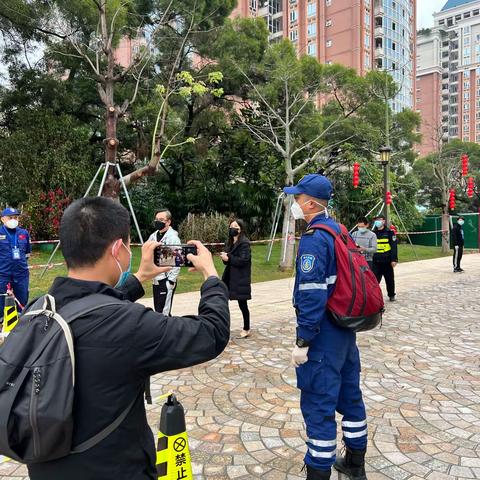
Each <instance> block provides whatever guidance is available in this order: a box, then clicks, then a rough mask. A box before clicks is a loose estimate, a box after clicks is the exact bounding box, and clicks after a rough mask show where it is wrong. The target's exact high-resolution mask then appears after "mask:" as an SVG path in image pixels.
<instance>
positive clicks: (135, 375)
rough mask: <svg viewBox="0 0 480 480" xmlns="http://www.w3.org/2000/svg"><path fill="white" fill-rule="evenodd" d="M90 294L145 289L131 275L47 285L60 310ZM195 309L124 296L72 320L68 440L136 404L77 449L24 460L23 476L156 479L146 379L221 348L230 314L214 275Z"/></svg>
mask: <svg viewBox="0 0 480 480" xmlns="http://www.w3.org/2000/svg"><path fill="white" fill-rule="evenodd" d="M91 293H103V294H106V295H110V296H112V297H115V298H120V299H128V300H130V301H135V300H137V299H138V298H140V297H141V296H142V295H143V294H144V291H143V288H142V286H141V284H140V282H138V280H137V279H136V278H135V277H134V276H133V275H132V276H130V277H129V279H128V281H127V284H126V286H125V287H124V288H123V289H122V291H120V290H118V289H117V290H116V289H114V288H111V287H109V286H107V285H105V284H103V283H100V282H87V281H81V280H74V279H71V278H56V279H55V281H54V283H53V286H52V288H51V289H50V294H51V295H53V296H54V297H55V300H56V302H57V306H58V307H59V308H60V307H62V306H63V305H65V304H66V303H68V302H69V301H72V300H76V299H78V298H81V297H84V296H87V295H89V294H91ZM198 312H199V314H198V315H192V316H186V317H166V316H164V315H163V314H161V313H156V312H154V311H152V310H151V309H150V308H146V307H144V306H143V305H141V304H137V303H130V302H128V301H126V302H125V305H115V306H109V307H104V308H102V309H101V310H97V311H96V312H94V313H92V314H91V315H89V316H87V317H85V318H79V319H78V320H76V321H75V322H73V323H72V324H71V327H72V330H73V336H74V341H75V356H76V385H75V403H74V424H75V430H74V439H73V445H77V444H79V443H81V442H83V441H84V440H87V439H88V438H90V437H91V436H93V435H94V434H96V433H98V432H99V431H100V430H102V429H103V428H105V427H106V426H107V425H109V424H110V423H111V422H112V421H113V420H114V419H115V418H117V417H118V415H119V414H120V413H121V412H122V411H123V410H124V409H125V408H126V407H127V406H128V405H129V403H130V402H131V401H132V400H133V399H134V398H137V402H136V403H135V405H134V406H133V408H132V409H131V411H130V413H129V415H128V416H127V418H126V419H125V420H124V421H123V423H122V424H121V425H120V426H119V427H118V428H117V430H115V431H114V432H113V433H112V434H111V435H110V436H108V437H107V438H106V439H105V440H103V441H102V442H100V443H99V444H98V445H96V446H95V447H93V448H91V449H90V450H87V451H86V452H84V453H81V454H76V455H69V456H67V457H64V458H61V459H59V460H55V461H51V462H46V463H40V464H36V465H29V466H28V471H29V474H30V479H31V480H156V479H157V474H156V468H155V460H156V458H155V443H154V438H153V435H152V431H151V430H150V427H149V426H148V423H147V417H146V413H145V404H144V400H143V392H144V386H145V381H146V379H147V378H148V377H149V376H150V375H154V374H156V373H160V372H164V371H167V370H174V369H177V368H184V367H189V366H191V365H196V364H198V363H202V362H206V361H207V360H211V359H213V358H215V357H216V356H217V355H219V354H220V353H221V352H222V351H223V349H224V348H225V346H226V345H227V343H228V340H229V333H230V313H229V309H228V292H227V289H226V287H225V285H224V284H223V283H222V282H220V280H219V279H218V278H216V277H212V278H209V279H208V280H207V281H206V282H205V283H204V284H203V286H202V289H201V300H200V305H199V309H198ZM162 393H165V391H164V392H162ZM180 400H181V398H180Z"/></svg>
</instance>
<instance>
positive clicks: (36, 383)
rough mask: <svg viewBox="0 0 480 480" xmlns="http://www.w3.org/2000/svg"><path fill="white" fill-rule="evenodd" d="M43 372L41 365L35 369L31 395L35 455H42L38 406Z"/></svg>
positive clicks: (30, 413) (31, 424)
mask: <svg viewBox="0 0 480 480" xmlns="http://www.w3.org/2000/svg"><path fill="white" fill-rule="evenodd" d="M40 382H41V372H40V368H39V367H35V368H34V369H33V378H32V392H31V396H30V411H29V417H30V426H31V427H32V434H33V454H34V456H35V457H39V456H40V432H39V430H38V419H37V406H38V395H39V393H40Z"/></svg>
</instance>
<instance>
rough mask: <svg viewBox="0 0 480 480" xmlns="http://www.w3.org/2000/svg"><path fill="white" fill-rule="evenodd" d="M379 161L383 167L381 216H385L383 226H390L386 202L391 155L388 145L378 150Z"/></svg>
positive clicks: (388, 189)
mask: <svg viewBox="0 0 480 480" xmlns="http://www.w3.org/2000/svg"><path fill="white" fill-rule="evenodd" d="M379 152H380V161H381V162H382V166H383V201H384V206H383V215H384V216H385V225H386V226H389V225H390V219H389V211H388V207H389V205H388V202H387V192H389V191H390V175H389V174H390V154H391V153H392V149H391V147H389V146H388V145H386V146H384V147H381V148H380V150H379Z"/></svg>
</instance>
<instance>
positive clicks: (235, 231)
mask: <svg viewBox="0 0 480 480" xmlns="http://www.w3.org/2000/svg"><path fill="white" fill-rule="evenodd" d="M239 233H240V230H239V229H238V228H229V229H228V235H229V236H230V237H236V236H237V235H238V234H239Z"/></svg>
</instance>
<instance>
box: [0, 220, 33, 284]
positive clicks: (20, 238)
mask: <svg viewBox="0 0 480 480" xmlns="http://www.w3.org/2000/svg"><path fill="white" fill-rule="evenodd" d="M14 247H17V248H18V249H19V250H20V259H19V260H14V259H13V256H12V249H13V248H14ZM30 253H31V245H30V235H29V233H28V232H27V230H24V229H23V228H19V227H17V228H16V229H15V230H11V229H9V228H7V227H6V226H5V225H2V226H1V227H0V276H4V277H5V276H8V277H13V278H23V277H26V276H27V275H28V263H27V258H28V257H27V256H29V255H30Z"/></svg>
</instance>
